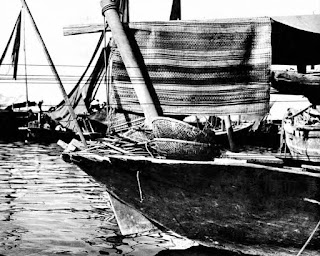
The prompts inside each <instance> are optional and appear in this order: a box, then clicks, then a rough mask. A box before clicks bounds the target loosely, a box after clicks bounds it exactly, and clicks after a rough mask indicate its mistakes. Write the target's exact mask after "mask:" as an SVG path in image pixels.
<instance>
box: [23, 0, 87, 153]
mask: <svg viewBox="0 0 320 256" xmlns="http://www.w3.org/2000/svg"><path fill="white" fill-rule="evenodd" d="M21 3H22V6H24V7H25V8H26V10H27V12H28V14H29V16H30V18H31V21H32V24H33V26H34V28H35V30H36V32H37V33H36V34H37V36H38V37H39V41H40V42H41V44H42V47H43V49H44V51H45V53H46V58H47V60H48V61H49V63H50V67H51V69H52V71H53V73H54V75H55V76H56V79H57V81H58V82H59V87H60V89H61V92H62V95H63V98H64V101H65V103H66V104H67V106H68V109H69V113H70V115H71V117H72V119H73V121H74V123H75V126H76V128H77V130H78V132H79V136H80V139H81V141H82V143H83V145H84V146H85V147H87V142H86V140H85V138H84V136H83V133H82V130H81V128H80V125H79V123H78V121H77V116H76V114H75V112H74V110H73V108H72V106H71V102H70V99H69V97H68V95H67V93H66V91H65V89H64V87H63V84H62V81H61V79H60V77H59V75H58V72H57V70H56V68H55V66H54V64H53V61H52V59H51V57H50V54H49V52H48V49H47V47H46V45H45V43H44V41H43V39H42V36H41V34H40V31H39V29H38V27H37V25H36V23H35V21H34V19H33V17H32V15H31V12H30V9H29V7H28V5H27V3H26V1H25V0H21Z"/></svg>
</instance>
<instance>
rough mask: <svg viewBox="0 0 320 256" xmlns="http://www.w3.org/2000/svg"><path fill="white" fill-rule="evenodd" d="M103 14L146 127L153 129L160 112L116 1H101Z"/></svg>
mask: <svg viewBox="0 0 320 256" xmlns="http://www.w3.org/2000/svg"><path fill="white" fill-rule="evenodd" d="M101 7H102V14H103V15H104V16H105V18H106V21H107V23H108V26H109V27H110V29H111V32H112V36H113V38H114V40H115V42H116V44H117V47H118V49H119V52H120V55H121V57H122V60H123V63H124V65H125V67H126V69H127V72H128V75H129V77H130V80H131V83H132V84H133V87H134V90H135V92H136V95H137V97H138V100H139V103H140V105H141V108H142V110H143V113H144V116H145V124H146V126H149V127H151V122H152V119H153V118H155V117H157V116H158V112H157V110H156V107H155V105H154V102H153V100H152V97H151V95H150V92H149V90H148V87H147V85H146V82H145V79H144V77H143V75H142V72H141V70H140V67H139V65H138V62H137V60H136V58H135V56H134V53H133V50H132V48H131V46H130V42H129V40H128V38H127V36H126V33H125V31H124V29H123V26H122V24H121V22H120V18H119V14H118V12H117V4H116V0H101Z"/></svg>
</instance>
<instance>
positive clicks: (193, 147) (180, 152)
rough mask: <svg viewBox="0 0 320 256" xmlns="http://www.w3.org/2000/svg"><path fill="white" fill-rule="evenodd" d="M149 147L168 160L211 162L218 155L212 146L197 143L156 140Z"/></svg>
mask: <svg viewBox="0 0 320 256" xmlns="http://www.w3.org/2000/svg"><path fill="white" fill-rule="evenodd" d="M149 146H150V147H151V148H152V149H153V150H155V151H156V152H157V153H158V154H159V155H160V156H163V157H166V158H168V159H181V160H211V159H213V157H214V156H217V154H218V153H217V152H216V151H215V150H214V147H212V145H211V144H209V143H200V142H195V141H186V140H175V139H169V138H155V139H153V140H152V141H151V142H150V143H149Z"/></svg>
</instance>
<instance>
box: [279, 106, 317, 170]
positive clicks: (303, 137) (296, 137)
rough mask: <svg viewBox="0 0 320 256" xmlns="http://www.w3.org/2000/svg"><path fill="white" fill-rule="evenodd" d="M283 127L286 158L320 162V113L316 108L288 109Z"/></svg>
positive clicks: (283, 154) (283, 151) (283, 150)
mask: <svg viewBox="0 0 320 256" xmlns="http://www.w3.org/2000/svg"><path fill="white" fill-rule="evenodd" d="M282 129H283V131H282V132H283V137H284V138H283V144H284V145H283V147H284V148H283V149H282V153H281V155H282V156H283V157H284V158H288V159H290V158H291V159H294V160H300V161H310V162H312V163H317V164H320V147H319V145H320V113H319V112H318V111H317V110H316V109H315V108H312V106H310V107H308V108H306V109H303V110H297V109H288V112H287V113H286V115H285V117H284V119H283V127H282ZM286 147H287V148H288V151H287V152H286V151H285V150H286Z"/></svg>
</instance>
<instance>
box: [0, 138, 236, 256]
mask: <svg viewBox="0 0 320 256" xmlns="http://www.w3.org/2000/svg"><path fill="white" fill-rule="evenodd" d="M60 153H61V149H60V147H59V146H58V145H57V144H49V145H40V144H25V143H22V142H17V143H6V144H4V143H0V256H4V255H5V256H31V255H32V256H46V255H77V256H78V255H79V256H80V255H132V256H133V255H139V256H140V255H148V256H149V255H215V256H217V255H232V254H229V253H226V252H221V251H217V250H214V249H209V248H204V247H201V246H197V245H196V244H194V243H193V242H191V241H189V240H187V239H184V238H181V237H177V236H175V235H174V234H171V233H164V232H160V231H159V232H154V233H148V234H145V235H143V236H136V237H123V236H121V235H120V233H119V230H118V226H117V224H116V221H115V217H114V215H113V213H112V211H111V208H110V204H109V202H108V199H107V198H108V196H107V192H106V190H105V188H104V187H103V185H101V184H98V183H97V182H95V181H94V180H93V179H92V178H91V177H90V176H88V175H87V174H85V173H84V172H83V171H81V170H80V169H79V168H78V167H76V166H74V165H72V164H69V163H65V162H64V161H63V160H62V159H60Z"/></svg>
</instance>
